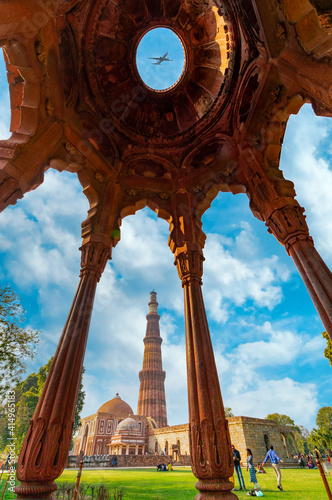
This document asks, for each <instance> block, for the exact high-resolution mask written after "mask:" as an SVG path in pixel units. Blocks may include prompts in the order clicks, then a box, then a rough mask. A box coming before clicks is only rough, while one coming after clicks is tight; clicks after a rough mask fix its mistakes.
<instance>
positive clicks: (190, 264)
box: [174, 243, 205, 286]
mask: <svg viewBox="0 0 332 500" xmlns="http://www.w3.org/2000/svg"><path fill="white" fill-rule="evenodd" d="M174 256H175V262H174V264H175V265H176V267H177V271H178V274H179V278H180V279H181V281H182V286H184V285H185V284H186V283H188V282H189V281H198V282H199V283H200V284H202V276H203V262H204V260H205V259H204V255H203V250H202V247H201V246H200V245H199V244H197V243H186V244H185V245H184V246H182V247H179V248H176V250H175V252H174Z"/></svg>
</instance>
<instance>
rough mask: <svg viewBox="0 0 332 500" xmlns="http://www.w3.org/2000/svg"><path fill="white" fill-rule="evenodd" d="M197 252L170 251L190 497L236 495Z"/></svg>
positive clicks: (225, 499)
mask: <svg viewBox="0 0 332 500" xmlns="http://www.w3.org/2000/svg"><path fill="white" fill-rule="evenodd" d="M203 260H204V257H203V253H202V249H201V247H200V246H199V245H198V244H196V243H192V244H186V245H185V246H183V247H181V248H177V249H176V250H175V264H176V266H177V269H178V273H179V276H180V279H181V281H182V286H183V289H184V307H185V326H186V352H187V375H188V399H189V440H190V453H191V460H192V469H193V473H194V475H195V476H196V477H197V478H198V479H199V481H198V482H197V483H196V488H197V489H198V490H199V493H198V494H197V495H196V500H205V499H223V500H228V499H229V500H231V499H236V498H237V496H236V495H234V494H233V493H232V492H231V489H232V487H233V483H231V482H230V481H229V478H230V477H231V476H232V475H233V459H232V451H231V442H230V436H229V430H228V422H227V420H226V418H225V412H224V405H223V401H222V397H221V392H220V386H219V380H218V373H217V369H216V365H215V360H214V353H213V348H212V343H211V338H210V332H209V327H208V323H207V318H206V313H205V307H204V302H203V295H202V288H201V287H202V281H201V278H202V274H203Z"/></svg>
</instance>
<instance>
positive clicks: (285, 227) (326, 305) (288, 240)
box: [266, 205, 332, 339]
mask: <svg viewBox="0 0 332 500" xmlns="http://www.w3.org/2000/svg"><path fill="white" fill-rule="evenodd" d="M303 213H304V209H303V208H301V207H300V206H291V205H287V206H285V207H283V208H282V209H279V210H276V211H275V212H273V213H272V215H271V216H270V217H269V219H268V220H267V222H266V225H267V226H268V228H269V232H270V233H272V234H274V236H275V237H276V238H277V239H278V240H279V241H280V243H282V244H283V245H285V247H286V250H287V252H288V254H289V255H290V256H291V257H292V259H293V260H294V263H295V265H296V267H297V269H298V271H299V273H300V275H301V277H302V279H303V281H304V284H305V286H306V287H307V290H308V292H309V294H310V297H311V299H312V301H313V303H314V305H315V307H316V309H317V312H318V314H319V316H320V318H321V320H322V323H323V325H324V326H325V328H326V331H327V332H328V334H329V336H330V338H331V339H332V273H331V271H330V270H329V268H328V267H327V265H326V264H325V262H324V261H323V260H322V258H321V256H320V255H319V253H318V252H317V250H316V248H315V246H314V242H313V239H312V238H311V237H310V235H309V229H308V226H307V224H306V221H305V216H304V215H303Z"/></svg>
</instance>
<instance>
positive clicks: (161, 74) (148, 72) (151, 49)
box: [136, 28, 185, 92]
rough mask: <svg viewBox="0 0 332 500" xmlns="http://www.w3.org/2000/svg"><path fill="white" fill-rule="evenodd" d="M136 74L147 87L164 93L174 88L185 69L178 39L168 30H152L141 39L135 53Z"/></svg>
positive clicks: (183, 54)
mask: <svg viewBox="0 0 332 500" xmlns="http://www.w3.org/2000/svg"><path fill="white" fill-rule="evenodd" d="M136 65H137V69H138V73H139V75H140V77H141V78H142V80H143V82H144V83H145V85H146V86H147V87H149V88H150V89H152V90H155V91H159V92H160V91H165V90H169V89H171V88H172V87H174V86H175V85H176V84H177V83H178V82H179V81H180V80H181V77H182V75H183V73H184V69H185V53H184V48H183V45H182V42H181V40H180V38H179V37H178V36H177V35H176V34H175V33H174V31H172V30H171V29H169V28H154V29H152V30H150V31H148V32H147V33H146V34H145V35H144V36H143V38H142V39H141V41H140V43H139V45H138V47H137V53H136Z"/></svg>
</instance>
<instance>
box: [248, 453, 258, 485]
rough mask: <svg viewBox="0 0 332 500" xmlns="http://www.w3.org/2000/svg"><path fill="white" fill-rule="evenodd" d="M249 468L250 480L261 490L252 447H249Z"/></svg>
mask: <svg viewBox="0 0 332 500" xmlns="http://www.w3.org/2000/svg"><path fill="white" fill-rule="evenodd" d="M248 469H249V474H250V482H251V483H253V484H254V488H255V490H257V491H258V490H260V487H259V484H258V482H257V477H256V470H255V466H254V459H253V456H252V451H251V449H250V448H247V470H248Z"/></svg>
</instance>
